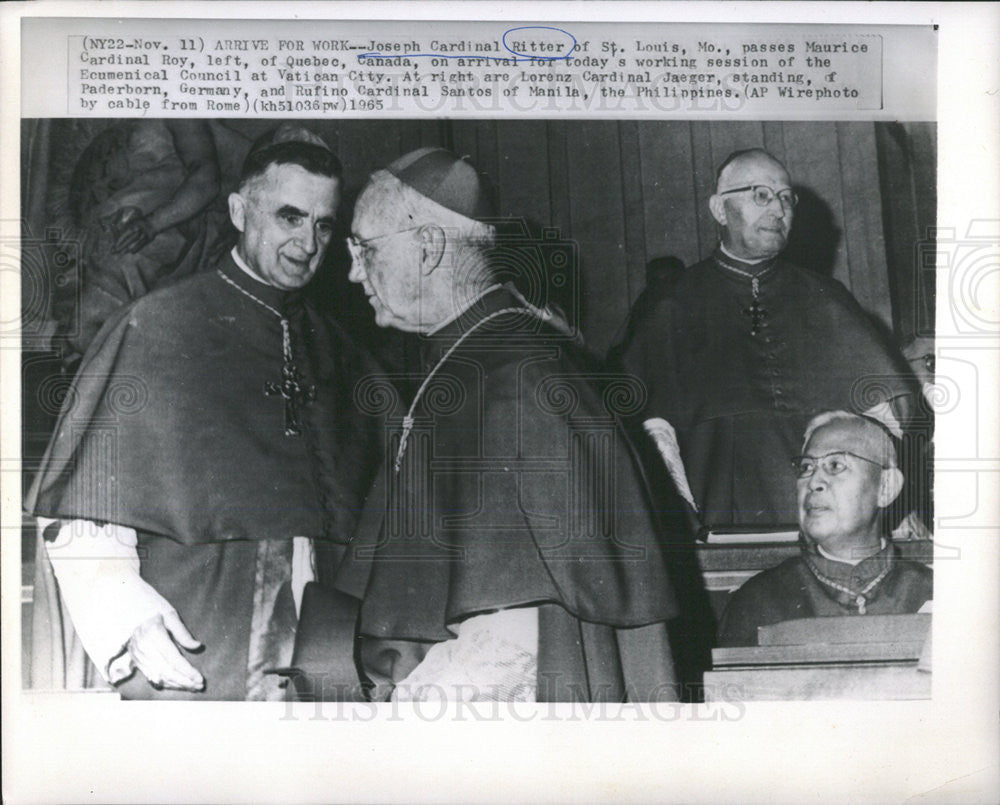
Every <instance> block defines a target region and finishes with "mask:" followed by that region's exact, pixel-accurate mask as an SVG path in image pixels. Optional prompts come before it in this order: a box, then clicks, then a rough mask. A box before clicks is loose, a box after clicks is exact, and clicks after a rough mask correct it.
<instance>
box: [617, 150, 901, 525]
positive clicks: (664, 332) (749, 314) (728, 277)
mask: <svg viewBox="0 0 1000 805" xmlns="http://www.w3.org/2000/svg"><path fill="white" fill-rule="evenodd" d="M796 202H797V196H796V193H795V190H794V188H793V187H792V180H791V177H790V176H789V174H788V171H787V170H786V169H785V167H784V165H782V164H781V163H780V162H779V161H778V160H777V159H775V158H774V157H773V156H772V155H771V154H769V153H767V152H766V151H764V150H762V149H759V148H755V149H750V150H746V151H737V152H735V153H733V154H731V155H730V156H729V157H728V158H727V159H726V160H725V161H724V162H723V163H722V165H721V166H720V168H719V171H718V173H717V176H716V186H715V193H714V195H712V197H711V199H710V200H709V207H710V210H711V213H712V216H713V218H715V220H716V222H717V224H718V226H719V229H720V233H721V242H720V244H719V246H718V248H716V250H715V252H714V253H713V254H712V255H711V257H709V258H708V259H706V260H703V261H702V262H700V263H698V264H696V265H694V266H691V267H690V268H688V269H685V270H682V271H675V272H673V273H671V274H670V275H669V276H668V277H666V278H665V279H663V280H662V281H661V282H660V283H659V284H658V285H657V287H656V288H655V289H654V290H653V291H651V294H650V295H647V296H646V298H645V299H644V305H643V310H642V311H641V313H640V314H639V315H637V316H636V317H635V318H634V319H633V320H632V321H631V322H630V324H629V332H628V334H627V336H626V338H625V340H624V342H623V344H622V345H621V347H620V348H619V352H620V355H621V364H622V366H623V368H624V369H625V370H626V371H628V372H629V373H631V374H634V375H635V376H636V377H638V378H640V379H641V380H642V381H643V382H644V383H645V384H646V386H647V388H648V390H649V397H648V400H647V403H646V406H645V409H644V410H643V411H642V413H641V414H640V417H639V418H640V419H641V420H642V421H643V423H644V425H645V429H646V430H647V432H648V433H649V434H650V435H651V436H652V437H653V439H654V440H655V441H656V444H657V446H658V447H659V448H660V451H661V453H662V454H663V455H664V457H665V459H666V460H667V462H668V465H669V466H671V467H673V468H674V470H675V472H674V473H673V474H674V475H678V476H679V475H680V471H679V469H678V467H679V466H680V464H681V463H682V464H683V469H684V471H685V473H686V480H687V483H688V484H689V485H690V495H689V499H690V502H691V503H693V504H694V506H695V507H696V508H697V510H698V516H699V518H700V520H701V522H702V523H703V524H706V525H710V526H712V525H738V526H774V525H779V524H781V525H784V524H791V523H794V522H795V511H796V507H795V496H794V494H792V492H793V490H791V489H790V488H789V486H788V485H787V484H786V483H784V480H783V479H782V477H781V476H780V475H778V474H775V473H772V472H768V471H766V469H764V468H767V467H774V466H777V465H779V463H780V462H782V461H784V460H785V459H786V458H787V457H788V456H789V455H791V454H792V453H793V452H795V450H796V448H797V446H798V438H799V434H801V433H802V429H803V427H804V426H805V423H806V422H807V421H808V420H809V419H810V417H812V416H814V415H815V414H817V413H818V412H820V411H824V410H828V409H848V410H853V411H855V412H856V413H871V414H872V415H873V416H876V417H878V418H879V419H880V420H882V421H883V422H885V423H886V424H887V425H889V426H890V427H892V428H893V429H894V430H896V432H899V429H900V428H901V427H905V426H906V425H907V424H908V423H907V418H908V415H909V411H910V410H912V405H913V399H914V397H915V393H916V387H915V384H914V381H913V378H912V375H911V374H910V372H909V370H908V368H907V366H906V364H905V362H904V361H903V359H902V356H901V355H900V354H899V351H898V350H897V349H896V348H895V347H894V346H892V345H891V344H889V343H888V342H887V340H886V339H885V338H883V336H882V335H881V333H879V332H878V331H877V330H876V328H875V326H874V325H873V324H872V322H871V321H870V320H869V318H868V316H867V314H866V313H865V312H864V311H863V310H862V309H861V307H860V306H859V305H858V303H857V302H856V301H855V299H854V297H852V296H851V294H850V293H848V292H847V290H846V289H845V288H844V287H843V286H842V285H841V284H840V283H839V282H837V281H835V280H831V279H828V278H826V277H822V276H819V275H818V274H816V273H814V272H811V271H807V270H804V269H802V268H800V267H798V266H796V265H794V264H792V263H790V262H789V261H788V260H786V259H785V258H784V257H783V256H782V252H783V251H784V249H785V246H786V244H787V242H788V236H789V233H790V231H791V228H792V221H793V218H794V213H795V205H796ZM678 459H679V460H678ZM682 486H684V485H683V484H682Z"/></svg>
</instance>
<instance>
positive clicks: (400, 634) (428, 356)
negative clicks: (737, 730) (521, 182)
mask: <svg viewBox="0 0 1000 805" xmlns="http://www.w3.org/2000/svg"><path fill="white" fill-rule="evenodd" d="M490 215H491V208H490V204H489V201H488V195H487V191H486V190H485V184H484V180H483V179H482V177H480V176H479V175H478V174H477V172H476V170H475V168H474V167H473V166H472V165H471V163H469V162H468V161H466V160H463V159H459V158H457V157H456V156H455V155H454V154H451V153H450V152H448V151H446V150H443V149H434V148H424V149H419V150H417V151H414V152H412V153H409V154H407V155H405V156H403V157H401V158H400V159H398V160H397V161H395V162H393V163H392V164H391V165H389V166H388V168H386V169H385V170H381V171H378V172H376V173H375V174H374V175H373V176H372V177H371V179H370V181H369V183H368V184H367V186H366V187H365V189H364V191H363V192H362V194H361V196H360V197H359V199H358V203H357V206H356V208H355V213H354V220H353V226H352V238H351V240H350V246H351V249H352V254H353V263H352V268H351V274H350V277H351V279H352V280H353V281H355V282H359V283H361V284H362V285H363V287H364V290H365V292H366V294H367V295H368V298H369V301H370V303H371V305H372V307H373V308H374V311H375V318H376V322H377V323H378V324H379V325H381V326H383V327H394V328H397V329H399V330H403V331H407V332H414V333H419V334H420V336H421V343H422V352H423V367H422V374H423V382H422V385H421V386H420V388H419V389H418V391H417V393H416V396H415V398H414V399H413V400H412V402H411V403H410V404H409V405H408V406H407V405H402V404H400V403H399V401H398V400H393V399H391V398H390V397H389V396H388V395H382V397H380V399H382V401H383V403H384V405H383V409H384V410H385V412H386V416H387V427H388V439H387V442H388V444H389V447H390V449H389V453H388V455H387V460H386V462H385V464H384V466H383V467H382V469H381V472H380V473H379V476H378V478H377V480H376V483H375V485H374V487H373V490H372V493H371V494H370V496H369V500H368V502H367V504H366V511H365V514H364V515H363V517H362V522H361V525H360V526H359V529H358V533H357V536H356V537H355V539H354V541H353V542H352V545H351V548H350V550H349V551H348V553H347V555H346V557H345V559H344V562H343V564H342V565H341V567H340V571H339V573H338V575H337V582H336V586H337V587H338V588H339V590H340V591H341V592H342V593H346V594H347V595H349V596H352V597H353V598H354V599H356V600H357V601H358V602H359V618H358V621H357V634H358V638H359V642H360V646H359V647H358V649H357V656H358V657H359V661H360V662H359V665H360V669H361V677H362V679H363V681H364V682H365V683H366V684H368V685H370V686H371V688H370V694H369V695H370V696H372V697H373V698H375V699H385V698H389V697H392V698H394V699H397V700H425V699H434V698H444V699H447V700H474V701H479V700H501V701H503V700H520V701H535V700H539V701H546V700H548V701H552V700H558V701H568V700H577V701H593V700H610V701H623V700H639V701H645V700H652V699H668V700H672V699H674V698H675V697H676V695H677V690H676V678H675V674H674V668H673V661H672V657H671V653H670V649H669V645H668V635H667V628H666V623H667V621H668V620H670V619H671V618H672V617H673V616H674V615H675V614H676V612H677V608H676V605H675V602H674V599H673V594H672V588H671V585H670V581H669V579H668V577H667V561H668V557H667V556H666V555H665V552H664V549H663V547H662V544H661V541H660V538H659V535H658V534H657V533H656V531H655V530H654V524H653V522H652V520H651V518H650V514H649V501H648V498H647V496H646V492H645V489H644V487H643V484H642V482H641V480H640V477H639V475H638V473H637V468H636V465H635V463H634V461H633V457H632V452H631V449H630V445H629V444H628V442H627V441H626V439H625V438H624V436H623V432H622V430H621V428H620V425H619V422H618V418H619V416H620V415H621V414H626V413H629V412H633V411H635V410H636V406H637V404H638V403H640V402H641V399H640V397H639V394H640V393H641V389H639V388H638V387H637V386H636V384H635V383H634V382H633V381H631V380H630V379H629V378H626V377H623V376H620V375H619V376H604V377H603V378H602V377H600V376H599V375H598V374H597V373H596V372H595V371H594V367H593V366H591V365H590V363H589V362H588V360H587V358H586V356H585V354H584V353H583V351H582V350H581V349H580V347H579V345H578V343H577V339H576V338H575V334H574V333H573V332H572V331H571V330H570V328H569V327H568V325H567V324H566V322H565V321H562V320H561V319H559V318H558V317H556V316H555V315H554V314H552V313H551V312H550V311H548V310H547V309H544V308H542V307H540V306H536V305H535V304H533V303H532V302H529V301H528V300H527V299H526V298H525V297H524V296H522V295H521V294H520V293H519V292H518V291H517V289H516V288H515V287H514V286H513V285H504V284H501V283H500V281H499V280H498V279H497V277H496V274H495V273H494V266H493V265H492V264H491V259H490V252H491V247H492V246H493V244H494V240H495V230H494V227H493V226H490V225H488V224H486V223H484V222H483V219H484V218H488V217H490ZM536 301H537V300H536ZM599 381H603V382H599ZM371 396H372V398H373V399H374V398H375V397H376V396H377V395H375V394H374V390H372V394H371ZM350 650H351V647H350V646H348V647H347V651H350Z"/></svg>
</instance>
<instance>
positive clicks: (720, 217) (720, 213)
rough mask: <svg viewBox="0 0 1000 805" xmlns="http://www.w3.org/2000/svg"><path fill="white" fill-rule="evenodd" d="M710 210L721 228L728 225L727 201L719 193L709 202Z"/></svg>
mask: <svg viewBox="0 0 1000 805" xmlns="http://www.w3.org/2000/svg"><path fill="white" fill-rule="evenodd" d="M708 209H709V211H711V213H712V217H713V218H714V219H715V221H716V223H717V224H718V225H719V226H725V225H726V200H725V199H724V198H723V197H722V196H720V195H719V194H718V193H716V194H715V195H713V196H712V197H711V198H710V199H709V200H708Z"/></svg>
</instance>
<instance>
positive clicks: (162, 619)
mask: <svg viewBox="0 0 1000 805" xmlns="http://www.w3.org/2000/svg"><path fill="white" fill-rule="evenodd" d="M177 646H180V647H181V648H183V649H186V650H188V651H195V650H196V649H199V648H201V643H200V642H199V641H198V640H196V639H195V638H194V636H193V635H192V634H191V633H190V632H189V631H188V630H187V627H186V626H185V625H184V624H183V623H182V622H181V619H180V616H179V615H178V614H177V613H176V612H168V613H167V614H166V615H156V616H155V617H152V618H150V619H149V620H147V621H144V622H143V623H142V624H141V625H139V626H138V627H137V628H136V630H135V631H134V632H132V637H131V638H129V641H128V651H129V653H130V654H131V655H132V659H133V660H134V661H135V664H136V667H137V668H138V669H139V670H140V671H142V673H143V674H144V675H145V676H146V679H148V680H149V683H150V684H151V685H152V686H153V687H157V688H160V687H162V688H169V689H171V690H190V691H195V692H197V691H200V690H204V689H205V678H204V677H203V676H202V675H201V674H200V673H199V672H198V670H197V669H196V668H195V667H194V666H193V665H191V663H189V662H188V661H187V660H186V659H184V656H183V655H182V654H181V653H180V651H178V650H177Z"/></svg>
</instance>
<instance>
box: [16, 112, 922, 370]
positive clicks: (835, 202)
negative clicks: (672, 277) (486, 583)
mask: <svg viewBox="0 0 1000 805" xmlns="http://www.w3.org/2000/svg"><path fill="white" fill-rule="evenodd" d="M112 123H113V121H95V120H47V121H25V124H24V137H23V147H24V162H23V165H24V178H25V181H24V183H23V201H24V210H25V212H26V217H27V220H28V223H29V227H30V229H31V231H32V232H33V233H36V236H39V235H38V234H37V233H42V232H44V231H45V230H46V229H47V228H48V227H51V226H52V225H53V223H59V216H60V210H59V209H58V207H59V203H58V201H59V199H60V198H62V197H63V196H64V195H65V187H64V185H65V184H66V182H67V181H68V177H69V175H70V174H71V171H72V166H73V163H74V162H75V160H76V159H77V158H78V157H79V155H80V153H81V152H82V150H83V148H84V147H85V146H86V145H87V143H88V142H89V141H90V140H91V139H92V138H93V137H94V136H95V135H96V134H97V133H98V132H100V131H101V130H102V129H103V128H106V127H107V126H108V125H109V124H112ZM274 125H275V121H267V120H246V121H243V120H235V121H223V122H213V123H212V128H213V134H214V136H215V139H216V144H217V148H218V151H219V154H220V159H221V160H222V162H223V165H222V167H223V173H224V174H225V175H228V176H232V175H234V174H235V173H236V171H237V170H238V165H239V162H240V161H241V159H242V156H243V154H245V151H246V148H247V146H248V144H249V142H250V141H251V140H252V139H253V138H254V137H256V136H258V135H259V134H260V133H262V132H263V131H265V130H266V129H268V128H270V127H272V126H274ZM308 125H309V126H310V127H311V128H312V129H313V130H315V131H316V132H317V133H319V134H321V135H322V136H323V137H324V138H325V139H326V141H327V142H328V143H329V144H330V146H331V147H332V148H333V149H334V150H335V151H336V153H337V154H338V155H339V157H340V159H341V161H342V162H343V163H344V167H345V189H346V193H345V209H344V217H345V219H346V221H347V222H348V223H349V215H350V207H351V205H352V204H353V200H354V198H355V196H356V194H357V191H358V190H359V189H360V187H361V186H362V185H363V183H364V181H365V179H366V177H367V175H368V174H369V173H370V172H371V171H373V170H375V169H377V168H379V167H382V166H384V165H385V164H387V163H388V162H389V161H391V160H392V159H394V158H396V157H397V156H399V155H401V154H403V153H405V152H407V151H409V150H411V149H413V148H417V147H420V146H423V145H443V146H445V147H448V148H451V149H453V150H454V151H456V152H458V153H459V154H468V155H469V156H471V158H472V159H473V161H474V162H475V163H476V164H477V165H478V166H479V168H480V169H481V170H482V171H484V172H486V173H487V174H488V175H489V176H490V177H491V178H492V180H493V182H494V185H495V188H496V196H497V202H498V206H499V212H500V214H501V215H502V216H505V217H507V216H510V217H518V218H523V219H525V221H526V223H527V225H528V227H529V230H530V232H531V233H532V234H533V235H536V234H537V233H538V232H539V231H540V229H541V228H543V227H555V229H556V230H557V233H558V236H559V237H560V238H562V239H568V240H571V241H573V242H575V243H576V245H577V255H578V259H579V278H580V289H579V293H578V294H577V295H576V298H575V299H573V300H569V301H570V302H571V303H574V304H575V307H576V308H577V309H578V311H579V316H580V320H579V324H580V327H581V329H582V331H583V334H584V335H585V337H586V339H587V342H588V344H589V346H590V347H591V348H592V349H593V350H594V351H595V352H597V353H598V354H603V353H604V352H606V350H607V348H608V347H609V346H610V345H611V343H612V342H613V340H614V337H615V334H616V333H617V332H618V330H619V328H620V327H621V325H622V324H623V322H624V321H625V319H626V317H627V314H628V310H629V307H630V305H631V303H632V302H633V301H634V300H635V298H636V297H637V296H638V295H639V293H640V292H641V290H642V288H643V287H644V285H645V273H646V267H647V264H648V263H649V262H650V261H651V260H654V259H657V258H664V257H674V258H678V259H679V260H680V261H682V262H683V263H684V264H690V263H693V262H695V261H697V260H699V259H701V258H702V257H704V256H705V255H707V254H708V253H709V252H710V251H711V250H712V248H713V247H714V245H715V242H716V229H715V223H714V221H713V220H712V218H711V216H710V214H709V211H708V197H709V196H710V195H711V193H712V190H713V184H714V172H715V167H716V166H717V165H718V164H719V163H720V162H721V161H722V160H723V159H724V158H725V157H726V155H727V154H728V153H730V152H731V151H733V150H735V149H738V148H749V147H753V146H762V147H764V148H766V149H768V150H769V151H771V152H772V153H773V154H774V155H775V156H776V157H778V159H780V160H782V161H783V162H784V163H785V164H786V165H787V166H788V169H789V172H790V173H791V175H792V178H793V182H794V184H795V185H796V187H797V189H798V191H799V195H800V197H801V202H800V205H799V207H798V209H797V210H796V222H795V227H794V229H793V236H792V242H791V243H790V245H789V250H788V252H789V255H790V256H791V257H792V258H793V259H794V260H795V261H797V262H799V263H800V264H803V265H805V266H807V267H809V268H812V269H814V270H816V271H820V272H822V273H825V274H828V275H832V276H833V277H835V278H836V279H838V280H840V281H841V282H843V283H844V284H845V285H846V286H847V287H848V289H850V290H851V292H852V293H853V294H854V295H855V297H856V298H857V299H858V301H859V302H860V303H861V305H862V307H864V308H865V309H866V310H867V311H868V312H869V313H871V314H872V315H873V316H874V317H875V318H876V319H877V320H879V321H880V322H882V323H883V324H884V325H885V327H886V328H887V329H889V330H891V331H892V333H893V335H894V336H895V338H896V340H897V341H898V342H899V343H904V342H905V341H906V340H908V339H909V338H910V337H911V336H912V335H913V334H914V332H915V331H917V330H918V329H922V330H923V331H926V330H927V329H928V327H930V328H932V324H933V285H932V284H930V285H929V284H928V283H932V282H933V272H926V271H925V272H920V270H919V266H918V265H917V260H916V259H915V255H916V252H917V249H918V246H919V244H920V243H921V242H923V241H925V240H926V238H927V233H928V230H929V227H931V226H933V224H934V212H935V205H936V194H935V170H936V143H935V126H934V124H932V123H911V124H880V123H837V122H805V123H802V122H729V121H727V122H689V121H680V122H674V121H668V122H658V121H625V122H619V121H587V120H583V121H545V120H528V121H520V120H487V121H459V120H378V121H367V120H350V121H331V120H317V121H309V122H308ZM345 261H346V253H345V252H343V250H340V249H338V250H335V251H334V252H333V253H332V254H331V257H330V260H329V263H330V265H328V266H326V267H325V269H324V271H325V272H326V274H327V276H326V278H325V281H326V282H327V284H328V285H329V287H331V288H336V289H337V291H338V294H341V293H342V294H346V295H347V298H346V300H344V299H341V300H339V302H340V303H341V304H346V305H352V306H353V305H359V304H360V303H361V302H362V301H363V300H361V297H360V292H359V291H358V290H357V289H352V288H350V287H349V286H346V284H345V283H343V282H342V276H341V277H337V276H333V275H336V274H340V275H344V274H346V271H347V266H346V264H345ZM362 312H363V313H364V314H365V315H368V311H367V309H366V308H364V307H360V306H359V307H358V308H357V315H358V317H361V315H362ZM351 318H352V319H354V318H355V317H354V316H353V315H352V317H351ZM358 326H360V327H363V328H365V329H367V322H364V321H361V320H360V318H359V321H358Z"/></svg>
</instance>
